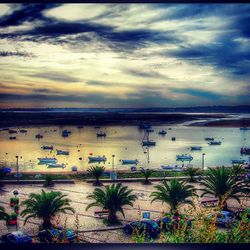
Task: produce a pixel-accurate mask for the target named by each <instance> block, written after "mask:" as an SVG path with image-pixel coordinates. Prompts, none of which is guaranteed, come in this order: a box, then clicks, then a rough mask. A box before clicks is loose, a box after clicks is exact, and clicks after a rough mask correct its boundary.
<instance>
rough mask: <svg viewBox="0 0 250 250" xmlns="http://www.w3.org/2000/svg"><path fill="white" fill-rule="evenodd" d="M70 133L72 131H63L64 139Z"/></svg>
mask: <svg viewBox="0 0 250 250" xmlns="http://www.w3.org/2000/svg"><path fill="white" fill-rule="evenodd" d="M70 133H71V131H69V130H67V129H65V130H63V131H62V137H68V136H69V134H70Z"/></svg>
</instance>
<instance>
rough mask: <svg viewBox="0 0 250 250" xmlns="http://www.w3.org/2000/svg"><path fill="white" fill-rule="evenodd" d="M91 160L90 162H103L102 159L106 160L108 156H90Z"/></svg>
mask: <svg viewBox="0 0 250 250" xmlns="http://www.w3.org/2000/svg"><path fill="white" fill-rule="evenodd" d="M88 158H89V161H90V162H102V161H106V160H107V158H106V157H105V156H104V155H103V156H89V157H88Z"/></svg>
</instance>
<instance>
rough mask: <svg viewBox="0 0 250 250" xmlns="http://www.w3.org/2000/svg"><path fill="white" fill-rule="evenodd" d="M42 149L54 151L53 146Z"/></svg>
mask: <svg viewBox="0 0 250 250" xmlns="http://www.w3.org/2000/svg"><path fill="white" fill-rule="evenodd" d="M41 148H42V149H44V150H53V146H46V145H45V146H42V147H41Z"/></svg>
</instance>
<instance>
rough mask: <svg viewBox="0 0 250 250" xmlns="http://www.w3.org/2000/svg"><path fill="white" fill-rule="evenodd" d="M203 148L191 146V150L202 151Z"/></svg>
mask: <svg viewBox="0 0 250 250" xmlns="http://www.w3.org/2000/svg"><path fill="white" fill-rule="evenodd" d="M201 149H202V147H201V146H191V147H190V150H201Z"/></svg>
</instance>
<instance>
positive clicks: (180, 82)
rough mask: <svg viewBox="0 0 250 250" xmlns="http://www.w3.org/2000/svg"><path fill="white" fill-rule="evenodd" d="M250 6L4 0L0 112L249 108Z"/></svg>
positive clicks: (0, 14) (0, 16)
mask: <svg viewBox="0 0 250 250" xmlns="http://www.w3.org/2000/svg"><path fill="white" fill-rule="evenodd" d="M249 24H250V4H59V3H53V4H52V3H50V4H0V108H53V107H86V108H99V107H100V108H133V107H135V108H143V107H190V106H211V105H249V104H250V25H249Z"/></svg>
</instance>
